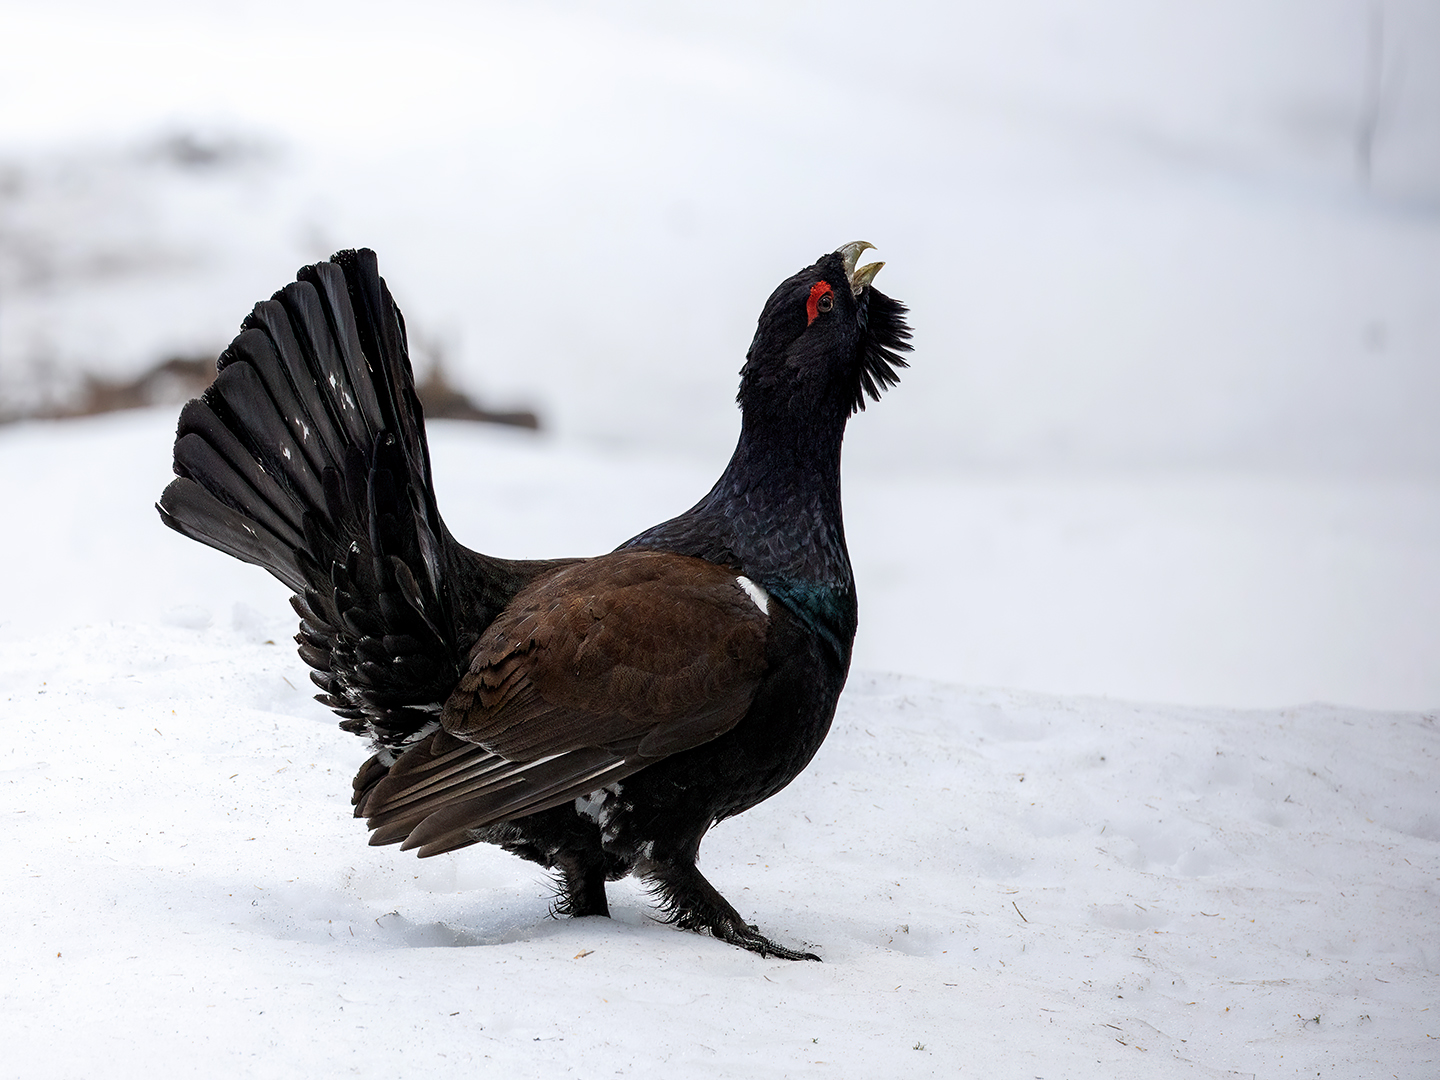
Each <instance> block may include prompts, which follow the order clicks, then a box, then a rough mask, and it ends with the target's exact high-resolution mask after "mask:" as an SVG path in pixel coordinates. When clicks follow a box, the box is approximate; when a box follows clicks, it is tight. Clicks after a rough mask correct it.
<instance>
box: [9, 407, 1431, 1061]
mask: <svg viewBox="0 0 1440 1080" xmlns="http://www.w3.org/2000/svg"><path fill="white" fill-rule="evenodd" d="M172 421H173V417H171V416H170V415H168V414H165V413H162V412H150V413H136V414H130V415H121V416H113V417H107V418H103V419H100V420H95V421H85V422H73V423H69V424H64V425H55V426H49V427H42V426H29V427H20V428H12V429H9V430H7V431H5V432H0V504H3V505H5V506H6V507H7V513H10V512H11V511H12V510H14V511H18V513H14V514H13V516H11V517H10V518H9V523H8V526H7V528H6V529H5V530H3V533H0V565H4V566H5V567H6V568H7V572H8V580H7V582H6V586H5V592H4V601H3V608H0V700H3V702H4V705H3V708H4V716H5V730H6V733H7V736H8V738H9V743H10V746H11V754H10V758H9V763H8V764H7V765H6V766H5V767H4V768H3V769H0V775H3V783H0V793H3V794H0V813H3V814H4V815H5V820H6V822H7V825H8V828H6V829H5V830H4V834H3V839H0V851H3V865H5V866H6V867H7V868H8V869H7V872H6V885H5V895H6V900H7V907H8V910H9V913H10V916H11V918H10V923H9V926H10V938H11V945H10V947H9V962H7V964H6V965H4V967H3V970H0V1008H3V1014H4V1015H5V1016H6V1032H7V1038H6V1071H8V1072H10V1073H12V1074H13V1075H17V1076H20V1075H23V1076H93V1075H106V1076H120V1077H123V1076H141V1075H145V1076H149V1075H153V1074H154V1071H155V1069H156V1068H157V1067H161V1066H163V1070H164V1071H165V1072H166V1073H167V1075H171V1074H173V1075H182V1076H183V1075H206V1076H214V1075H225V1076H256V1077H261V1076H263V1077H267V1078H268V1077H287V1076H297V1077H298V1076H314V1075H317V1074H318V1075H358V1076H375V1077H382V1076H395V1075H417V1074H420V1073H421V1072H424V1073H425V1074H427V1075H434V1076H437V1077H445V1076H452V1075H453V1076H461V1075H465V1076H473V1075H476V1074H477V1073H478V1074H479V1075H492V1074H493V1075H506V1076H513V1077H532V1076H534V1077H539V1076H546V1077H551V1076H557V1075H558V1076H563V1075H575V1076H583V1077H594V1076H610V1075H629V1076H653V1075H665V1076H677V1077H690V1076H697V1077H698V1076H707V1077H709V1076H725V1077H731V1076H733V1077H772V1076H773V1077H782V1076H799V1075H807V1076H810V1075H832V1076H845V1077H851V1076H897V1077H909V1076H915V1077H927V1076H937V1077H938V1076H944V1077H950V1076H957V1075H959V1076H976V1077H986V1078H1007V1077H1017V1078H1020V1077H1024V1078H1029V1077H1036V1076H1040V1077H1097V1078H1098V1077H1107V1078H1108V1077H1137V1078H1138V1077H1145V1078H1154V1077H1172V1076H1173V1077H1192V1076H1193V1077H1215V1076H1235V1075H1238V1076H1263V1077H1276V1076H1314V1075H1324V1076H1337V1077H1355V1078H1361V1077H1378V1076H1387V1077H1388V1076H1399V1077H1411V1078H1425V1077H1431V1076H1434V1075H1436V1073H1437V1071H1440V1070H1437V1060H1440V1053H1437V1050H1436V1039H1437V1038H1440V1027H1437V1023H1436V1010H1437V1007H1440V938H1437V934H1436V916H1435V912H1436V911H1437V909H1440V897H1437V875H1440V811H1437V807H1440V785H1437V776H1440V760H1437V757H1440V731H1437V714H1436V713H1435V712H1433V711H1431V712H1428V713H1417V712H1381V711H1376V710H1373V709H1372V710H1358V709H1343V708H1337V707H1331V706H1324V705H1308V706H1302V707H1296V708H1286V709H1269V710H1248V711H1236V710H1230V709H1220V708H1195V707H1181V706H1174V705H1143V704H1134V703H1129V702H1124V701H1117V700H1109V699H1099V698H1087V697H1080V696H1068V697H1058V696H1047V695H1043V694H1039V693H1028V692H1020V691H1005V690H992V689H979V688H975V687H966V686H957V685H952V684H947V683H944V682H936V681H927V680H923V679H919V678H914V677H902V676H895V675H879V674H871V673H868V672H865V671H860V672H859V673H857V674H855V675H854V676H852V679H851V684H850V686H849V688H848V689H847V691H846V694H845V696H844V698H843V699H842V703H841V708H840V713H839V716H838V718H837V721H836V725H835V728H834V731H833V733H832V735H831V737H830V739H829V740H828V742H827V743H826V745H825V747H824V748H823V749H822V751H821V753H820V755H819V756H818V757H817V759H816V761H815V763H814V764H813V765H812V767H811V768H810V769H809V770H808V771H807V772H806V773H805V774H803V775H802V776H801V777H800V778H799V779H798V780H797V781H796V782H795V783H794V784H792V785H791V787H790V788H788V789H787V790H786V791H784V792H782V793H781V794H780V795H779V796H777V797H776V798H774V799H772V800H771V801H770V802H768V803H766V804H764V805H763V806H761V807H759V808H757V809H756V810H754V811H752V812H750V813H749V814H746V815H743V816H742V817H740V818H739V819H736V820H734V821H732V822H727V823H726V824H724V825H722V826H720V827H718V828H717V829H716V830H715V831H714V833H713V834H712V836H711V837H710V838H709V840H708V841H707V843H706V847H705V852H704V866H705V869H706V871H707V873H709V874H710V875H711V876H712V877H713V879H714V880H715V881H716V882H717V884H718V885H719V886H720V887H721V888H722V890H724V891H725V892H726V893H727V894H728V895H729V896H730V898H731V899H732V900H733V901H735V902H736V904H737V906H739V907H740V908H741V910H742V911H743V912H745V913H746V914H748V915H749V916H751V917H752V918H754V919H755V920H756V921H757V922H758V923H759V924H760V925H761V926H762V927H764V928H765V929H766V931H767V932H769V933H772V934H774V935H775V936H776V937H777V938H778V939H779V940H781V941H786V942H793V943H805V944H806V946H807V947H812V948H814V949H815V950H816V951H818V952H819V953H820V954H821V955H822V956H823V957H824V959H825V963H824V964H788V963H782V962H778V961H764V960H759V959H757V958H755V957H753V956H751V955H749V954H746V953H742V952H740V951H739V950H735V949H732V948H730V947H728V946H725V945H722V944H720V943H717V942H714V941H712V940H710V939H707V938H701V937H699V936H696V935H691V934H684V933H680V932H677V931H674V930H672V929H671V928H669V927H666V926H662V925H659V924H656V923H654V922H653V921H652V920H651V918H650V914H651V909H650V907H649V905H648V902H647V899H646V897H645V896H644V894H643V893H642V892H640V891H638V890H637V889H635V888H634V887H633V886H631V885H629V884H628V883H626V884H622V885H621V886H618V887H616V888H614V890H613V897H614V902H613V905H612V906H613V908H614V910H615V918H614V919H613V920H611V921H608V922H606V921H597V920H581V921H555V920H551V919H550V918H548V904H549V895H548V890H547V886H546V883H545V881H544V879H543V875H541V874H540V873H539V872H538V870H537V869H536V868H534V867H533V866H530V865H529V864H524V863H521V862H519V861H518V860H514V859H512V858H510V857H508V856H506V855H504V854H503V853H501V852H498V851H494V850H490V849H468V850H466V851H463V852H460V853H457V854H454V855H446V856H441V857H439V858H436V859H433V860H427V861H424V862H421V861H418V860H414V859H412V858H411V857H409V856H408V855H402V854H399V853H397V852H396V851H395V850H394V849H392V848H381V849H372V848H369V847H367V846H366V845H365V843H364V833H363V829H362V828H361V827H360V826H359V825H358V824H357V823H355V822H354V821H353V820H351V819H350V817H349V805H348V791H349V779H350V775H351V772H352V770H353V768H354V767H355V766H356V765H357V764H358V762H359V760H360V759H361V758H362V757H363V750H362V747H361V746H360V745H359V744H358V743H357V742H356V741H355V740H354V739H353V738H352V737H350V736H347V735H344V734H343V733H341V732H339V731H338V729H336V728H335V726H334V724H333V722H332V721H333V718H332V717H331V716H329V714H328V713H327V712H326V711H325V710H323V709H321V708H320V707H319V706H318V705H316V704H315V703H313V702H311V701H310V700H309V699H308V693H309V688H308V686H307V682H306V677H305V670H304V668H303V665H302V664H301V663H300V662H299V660H298V658H297V657H295V655H294V653H293V650H292V649H291V648H290V646H289V643H288V636H289V634H290V633H291V632H292V626H291V623H292V618H291V616H290V615H289V613H288V609H287V608H286V606H285V605H284V590H283V589H282V588H281V587H280V586H278V585H276V584H274V583H273V582H271V581H270V580H269V579H268V578H266V577H265V575H263V574H262V573H261V572H259V571H257V570H255V569H253V568H249V567H244V566H241V565H239V564H236V563H234V562H233V561H231V560H228V559H225V558H223V557H222V556H219V555H218V554H216V553H213V552H209V551H207V550H205V549H203V548H201V547H199V546H198V545H195V544H192V543H189V542H187V541H184V540H182V539H181V538H178V537H174V536H172V535H171V534H169V533H168V532H166V531H165V530H164V529H163V528H162V527H161V526H160V525H159V524H158V521H156V520H154V519H153V518H152V517H151V515H152V514H153V511H151V510H150V509H149V502H150V500H152V499H153V498H154V496H155V494H156V493H158V491H159V488H160V486H161V484H163V482H164V480H165V477H166V472H167V465H168V455H167V443H168V438H169V431H170V428H171V423H172ZM435 443H436V459H437V470H438V471H439V473H440V482H441V502H442V507H444V508H445V509H446V511H447V514H449V516H450V520H451V523H452V525H453V526H454V527H455V528H456V530H457V532H458V533H460V535H462V536H464V537H466V538H467V539H476V540H477V541H478V539H480V536H477V535H476V534H477V533H479V534H480V535H481V536H483V537H485V538H486V539H488V540H490V541H493V542H492V543H491V544H490V545H489V547H490V549H491V550H495V551H496V552H497V553H502V554H503V553H509V552H520V551H524V552H526V553H529V554H537V555H538V554H545V553H548V552H555V553H558V552H562V551H566V552H574V551H582V550H595V549H597V548H598V547H600V546H601V545H602V543H603V538H604V537H605V536H609V537H611V538H614V537H619V536H623V535H624V534H626V531H627V530H630V531H633V526H634V524H635V519H636V518H639V519H640V520H641V521H644V520H648V519H647V518H644V517H642V516H641V515H644V514H648V513H650V511H651V510H652V509H653V508H652V507H651V506H650V501H652V500H656V499H660V500H665V499H670V498H674V497H676V495H677V493H678V491H679V489H680V488H681V487H683V486H684V484H685V483H688V481H689V480H690V479H691V478H690V477H689V476H688V466H673V465H651V466H649V467H648V469H644V470H642V471H641V472H640V473H639V476H640V477H641V478H642V479H643V480H644V481H646V482H645V483H636V482H634V481H635V478H636V473H635V472H634V470H633V468H632V467H631V466H632V465H633V463H628V462H626V461H624V459H617V460H607V459H605V458H596V457H595V456H593V455H578V454H575V453H574V452H573V451H569V450H567V449H566V448H565V447H564V446H563V445H561V446H555V445H550V446H546V445H545V444H540V445H539V446H536V445H533V444H530V443H528V442H525V441H523V440H516V439H512V438H507V437H504V436H503V435H499V436H497V435H494V434H492V433H484V432H475V431H473V430H471V429H464V428H457V427H455V426H448V425H439V426H437V431H436V438H435ZM462 453H463V454H465V455H467V457H466V458H465V459H464V460H466V461H469V462H471V463H473V462H475V461H482V462H486V463H487V466H486V467H482V468H470V469H468V470H466V469H462V468H461V467H460V460H459V459H458V455H460V454H462ZM650 481H653V483H651V482H650ZM917 483H918V482H917ZM856 486H857V485H854V484H852V485H851V487H850V489H848V490H851V491H853V490H854V488H855V487H856ZM858 486H859V487H861V488H863V487H864V484H863V483H862V484H860V485H858ZM910 494H911V496H914V497H919V496H921V495H923V494H924V492H923V491H918V490H917V491H914V492H911V493H910ZM601 495H604V496H605V497H604V498H601ZM1118 498H1119V497H1118V496H1117V497H1116V499H1117V503H1116V505H1118ZM849 501H850V504H851V505H850V517H851V522H852V531H856V529H857V526H858V524H859V522H860V521H862V520H864V518H863V515H861V514H859V513H858V511H857V509H856V506H855V500H854V499H853V498H851V499H850V500H849ZM862 501H863V500H862ZM1032 505H1038V504H1034V503H1032ZM1130 513H1131V514H1132V515H1133V514H1134V513H1135V511H1134V509H1133V506H1132V509H1131V511H1130ZM1394 520H1395V519H1392V521H1391V524H1392V525H1393V524H1394ZM462 522H463V524H462ZM526 530H528V531H529V535H528V536H527V535H521V533H523V532H525V531H526ZM862 531H863V530H862ZM1037 542H1038V541H1037ZM1063 542H1064V541H1063V534H1061V533H1054V534H1052V535H1051V543H1052V544H1053V545H1054V550H1055V552H1057V553H1058V552H1062V551H1063ZM859 576H860V585H861V589H862V600H863V599H864V598H865V597H868V596H872V595H879V596H881V597H883V596H884V594H885V592H886V588H887V586H886V583H885V581H884V580H883V578H884V575H880V574H875V575H873V576H874V577H877V578H880V579H881V580H878V581H875V582H873V583H871V582H869V581H867V579H866V573H865V570H864V568H863V567H862V568H861V569H860V572H859ZM877 606H880V607H882V608H883V607H884V606H885V604H884V602H883V600H882V602H881V603H880V604H879V605H877ZM962 614H963V613H962ZM910 615H911V619H912V623H911V628H912V632H913V633H916V634H922V635H923V634H924V633H927V632H929V630H930V629H932V627H933V626H938V625H939V624H941V623H943V622H944V621H946V620H950V619H954V618H957V617H961V615H957V614H955V613H952V612H950V611H948V610H946V611H945V612H943V613H941V612H937V611H936V610H935V609H934V608H926V607H925V606H923V605H920V606H918V607H917V608H915V609H913V610H912V611H911V613H910ZM868 632H874V627H873V623H872V622H867V623H866V624H865V626H864V628H862V638H863V636H864V635H865V634H867V633H868Z"/></svg>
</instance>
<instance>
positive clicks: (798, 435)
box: [625, 414, 856, 661]
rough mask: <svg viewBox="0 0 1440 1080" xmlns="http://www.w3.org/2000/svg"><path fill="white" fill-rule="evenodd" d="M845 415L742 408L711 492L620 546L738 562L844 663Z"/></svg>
mask: <svg viewBox="0 0 1440 1080" xmlns="http://www.w3.org/2000/svg"><path fill="white" fill-rule="evenodd" d="M844 433H845V420H844V418H843V417H842V418H841V419H840V420H838V422H837V421H831V422H829V423H826V422H823V421H812V420H805V421H796V422H791V423H777V422H775V421H774V419H773V418H759V419H757V418H756V417H754V416H751V415H748V414H747V415H746V417H745V420H744V423H743V424H742V426H741V431H740V440H739V442H738V443H737V445H736V447H735V453H734V454H733V455H732V456H731V458H730V463H729V464H728V465H727V466H726V467H725V471H724V472H723V473H722V474H721V476H720V479H719V480H717V481H716V482H715V486H714V487H713V488H711V489H710V493H709V494H708V495H706V496H705V498H703V499H701V500H700V502H698V503H696V504H695V506H693V507H691V508H690V509H689V510H687V511H686V512H685V513H683V514H681V515H680V516H679V517H676V518H672V519H671V520H670V521H667V522H665V523H663V524H661V525H657V526H655V527H654V528H653V529H649V530H647V531H645V532H643V533H641V534H640V535H639V536H637V537H635V538H634V539H633V540H631V541H629V542H628V543H627V544H626V545H625V546H626V547H645V548H652V549H657V550H663V551H673V552H676V553H677V554H681V555H693V556H695V557H697V558H701V559H706V560H708V561H710V562H715V563H719V564H721V565H725V566H732V567H734V568H735V569H736V570H737V571H738V572H739V573H742V574H744V575H745V576H746V577H748V578H750V579H751V580H753V581H755V582H757V583H759V584H760V585H762V586H763V587H764V588H765V589H767V590H768V591H769V592H770V593H771V594H772V595H774V596H776V597H777V598H778V599H780V600H782V601H783V602H784V603H785V604H786V605H787V606H788V607H790V608H791V609H792V610H794V611H795V612H796V613H797V614H798V615H800V616H801V617H802V618H803V619H804V620H805V621H806V622H807V623H808V624H810V625H811V627H812V629H814V630H816V632H817V633H819V634H820V635H821V636H822V637H824V638H825V639H826V640H828V641H829V642H830V643H831V644H832V645H833V646H834V648H835V649H836V651H837V653H838V654H840V655H841V656H842V658H843V659H844V660H846V661H848V658H849V651H850V645H851V642H852V641H853V639H854V636H855V622H856V619H855V579H854V574H853V573H852V571H851V568H850V555H849V552H848V550H847V549H846V546H845V524H844V520H843V517H842V514H841V507H840V444H841V441H842V438H843V436H844Z"/></svg>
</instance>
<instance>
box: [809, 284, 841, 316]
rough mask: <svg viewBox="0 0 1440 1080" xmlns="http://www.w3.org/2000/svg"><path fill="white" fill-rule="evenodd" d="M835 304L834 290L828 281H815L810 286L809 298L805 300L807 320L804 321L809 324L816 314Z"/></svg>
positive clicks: (827, 309)
mask: <svg viewBox="0 0 1440 1080" xmlns="http://www.w3.org/2000/svg"><path fill="white" fill-rule="evenodd" d="M834 306H835V292H834V290H833V289H831V288H830V283H829V282H828V281H817V282H816V283H815V284H814V285H811V286H810V298H809V299H808V300H807V301H805V314H806V315H807V316H808V320H807V322H806V323H805V325H806V326H809V325H810V323H813V322H814V321H815V319H816V317H817V316H819V315H820V314H822V313H823V312H826V311H829V310H830V309H831V308H833V307H834Z"/></svg>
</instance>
